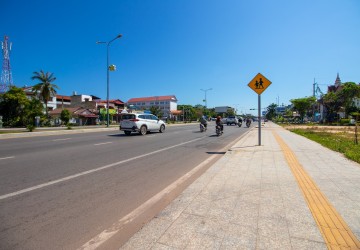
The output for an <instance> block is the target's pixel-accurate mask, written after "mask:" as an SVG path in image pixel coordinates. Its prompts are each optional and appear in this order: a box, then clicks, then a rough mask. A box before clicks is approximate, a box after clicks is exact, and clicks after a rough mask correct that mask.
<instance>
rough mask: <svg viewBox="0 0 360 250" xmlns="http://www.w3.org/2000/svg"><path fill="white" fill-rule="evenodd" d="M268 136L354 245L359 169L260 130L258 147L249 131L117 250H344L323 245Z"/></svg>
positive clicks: (287, 136) (302, 142)
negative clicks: (332, 212)
mask: <svg viewBox="0 0 360 250" xmlns="http://www.w3.org/2000/svg"><path fill="white" fill-rule="evenodd" d="M276 135H279V137H280V138H281V139H282V140H283V142H284V143H285V144H286V145H287V146H288V147H289V151H291V153H293V154H294V155H295V156H296V159H297V161H298V163H299V165H300V166H301V167H302V168H303V169H304V170H305V172H306V173H307V174H308V176H310V177H311V178H312V180H313V181H314V182H315V183H316V184H317V186H318V188H319V189H320V192H321V193H322V194H323V195H324V196H326V197H327V200H328V201H329V203H330V204H332V206H333V207H334V208H335V210H336V211H337V212H338V214H340V216H341V217H342V219H343V220H344V221H345V222H346V223H347V225H348V227H349V228H350V229H351V231H352V233H353V234H354V235H355V237H357V239H360V165H359V164H357V163H354V162H351V161H349V160H347V159H345V158H344V157H343V156H342V155H341V154H338V153H335V152H333V151H331V150H328V149H326V148H324V147H322V146H320V145H319V144H317V143H315V142H312V141H310V140H308V139H306V138H303V137H301V136H298V135H296V134H294V133H291V132H289V131H286V130H285V129H283V128H281V127H279V126H277V125H275V124H273V123H266V124H265V126H264V127H263V128H262V146H257V143H258V132H257V129H252V130H251V131H250V132H249V133H248V134H247V135H246V136H244V137H243V138H242V139H241V140H240V141H238V142H237V143H236V144H235V145H234V146H233V147H232V148H231V150H229V151H228V152H227V153H226V154H225V155H224V156H223V157H222V158H221V159H220V160H219V161H217V162H216V163H215V164H214V165H213V166H212V167H211V168H210V169H209V170H208V171H207V172H205V173H204V174H203V175H202V176H201V177H200V178H199V179H197V180H196V181H195V182H194V183H193V184H192V185H190V186H189V187H188V188H187V189H186V190H184V192H183V193H182V194H181V195H180V196H179V197H177V198H176V199H175V200H174V201H173V202H172V203H171V204H170V205H169V206H168V207H166V208H165V209H164V210H163V211H161V212H160V213H159V214H158V215H157V216H156V217H155V218H153V219H152V220H151V221H150V222H149V223H148V224H146V225H145V226H144V227H143V228H142V229H141V230H140V231H139V232H137V233H136V234H135V235H134V236H133V237H132V238H131V239H130V240H129V241H128V242H127V243H126V244H125V245H123V246H122V247H121V248H120V249H328V248H334V249H337V247H338V246H339V247H342V248H343V249H350V248H347V247H349V245H346V244H345V243H344V244H343V245H341V240H340V243H339V244H340V245H338V246H336V245H329V244H326V241H325V240H324V236H323V234H322V233H321V231H320V229H319V225H318V224H319V222H317V221H319V220H316V219H315V217H314V216H313V213H312V211H311V210H310V208H309V206H308V204H309V202H308V201H306V200H305V198H304V195H303V191H302V188H301V187H300V186H299V184H298V183H299V182H298V181H297V179H296V178H295V176H294V174H293V172H292V170H291V169H290V166H289V164H290V163H289V162H288V161H287V160H286V158H285V154H284V149H282V148H281V147H280V144H279V143H278V141H277V140H276V138H275V136H276ZM320 224H321V223H320ZM325 229H327V228H325ZM330 236H331V237H332V235H330ZM357 239H356V238H355V242H356V241H357V243H358V240H357ZM338 241H339V240H338ZM328 243H329V242H328ZM357 243H355V244H357ZM359 247H360V245H357V246H356V245H355V246H353V247H352V249H359Z"/></svg>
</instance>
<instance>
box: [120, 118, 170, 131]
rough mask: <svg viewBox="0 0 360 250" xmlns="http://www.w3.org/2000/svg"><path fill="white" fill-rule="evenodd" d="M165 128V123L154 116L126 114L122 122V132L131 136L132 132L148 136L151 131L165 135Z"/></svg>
mask: <svg viewBox="0 0 360 250" xmlns="http://www.w3.org/2000/svg"><path fill="white" fill-rule="evenodd" d="M165 127H166V125H165V122H164V121H162V120H160V119H159V118H158V117H157V116H155V115H152V114H124V115H122V120H121V122H120V130H121V131H124V133H125V134H126V135H130V134H131V132H138V133H140V134H141V135H146V134H147V132H150V131H159V132H160V133H163V132H164V131H165Z"/></svg>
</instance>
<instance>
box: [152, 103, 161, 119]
mask: <svg viewBox="0 0 360 250" xmlns="http://www.w3.org/2000/svg"><path fill="white" fill-rule="evenodd" d="M150 112H151V114H153V115H156V116H157V117H159V118H161V116H162V115H163V112H162V111H161V109H160V108H159V107H156V106H151V107H150Z"/></svg>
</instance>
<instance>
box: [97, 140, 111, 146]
mask: <svg viewBox="0 0 360 250" xmlns="http://www.w3.org/2000/svg"><path fill="white" fill-rule="evenodd" d="M111 143H112V142H111V141H109V142H102V143H97V144H94V146H99V145H105V144H111Z"/></svg>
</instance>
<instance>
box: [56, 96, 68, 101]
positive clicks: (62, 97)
mask: <svg viewBox="0 0 360 250" xmlns="http://www.w3.org/2000/svg"><path fill="white" fill-rule="evenodd" d="M56 99H57V100H64V101H71V98H70V96H67V95H56Z"/></svg>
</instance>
